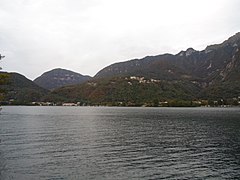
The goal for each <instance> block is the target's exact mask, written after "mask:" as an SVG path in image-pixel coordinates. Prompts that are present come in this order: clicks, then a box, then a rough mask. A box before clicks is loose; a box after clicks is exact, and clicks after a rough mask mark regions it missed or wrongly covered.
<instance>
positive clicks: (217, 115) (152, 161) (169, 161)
mask: <svg viewBox="0 0 240 180" xmlns="http://www.w3.org/2000/svg"><path fill="white" fill-rule="evenodd" d="M0 139H1V142H0V179H3V180H5V179H7V180H8V179H18V180H28V179H40V180H41V179H42V180H48V179H49V180H50V179H54V180H56V179H238V178H239V177H240V109H239V108H113V107H111V108H110V107H104V108H103V107H4V108H3V110H2V112H1V115H0Z"/></svg>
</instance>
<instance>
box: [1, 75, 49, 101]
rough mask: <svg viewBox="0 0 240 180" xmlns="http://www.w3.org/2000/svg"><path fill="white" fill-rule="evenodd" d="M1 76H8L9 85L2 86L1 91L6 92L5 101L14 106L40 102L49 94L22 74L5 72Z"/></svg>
mask: <svg viewBox="0 0 240 180" xmlns="http://www.w3.org/2000/svg"><path fill="white" fill-rule="evenodd" d="M1 74H6V75H7V76H8V79H7V84H6V85H1V89H3V90H4V91H5V92H6V94H5V96H4V101H11V102H12V103H13V104H28V103H30V102H34V101H40V100H41V99H42V97H43V96H45V95H47V93H48V90H46V89H43V88H41V87H39V86H38V85H36V84H35V83H34V82H32V81H31V80H29V79H27V78H26V77H25V76H23V75H21V74H18V73H3V72H1Z"/></svg>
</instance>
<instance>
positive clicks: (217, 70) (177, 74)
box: [95, 33, 240, 84]
mask: <svg viewBox="0 0 240 180" xmlns="http://www.w3.org/2000/svg"><path fill="white" fill-rule="evenodd" d="M239 47H240V33H237V34H236V35H234V36H232V37H230V38H229V39H228V40H226V41H224V42H223V43H221V44H217V45H211V46H208V47H207V48H206V49H205V50H203V51H196V50H194V49H193V48H189V49H187V50H186V51H181V52H179V53H178V54H176V55H172V54H164V55H158V56H147V57H145V58H143V59H134V60H130V61H126V62H120V63H116V64H113V65H110V66H108V67H106V68H104V69H102V70H100V71H99V72H98V73H97V74H96V75H95V78H104V77H108V78H109V77H116V76H143V77H148V78H155V79H160V80H180V79H181V80H183V79H184V80H190V81H191V80H192V81H197V82H199V83H202V82H204V83H206V84H211V83H213V82H219V81H225V80H231V77H232V78H233V74H232V73H235V74H236V73H237V72H238V69H239V68H238V67H239V61H238V59H237V56H238V54H239ZM231 74H232V75H231ZM235 78H236V77H235Z"/></svg>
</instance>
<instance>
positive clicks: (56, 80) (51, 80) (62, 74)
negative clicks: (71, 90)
mask: <svg viewBox="0 0 240 180" xmlns="http://www.w3.org/2000/svg"><path fill="white" fill-rule="evenodd" d="M89 79H91V77H90V76H83V75H81V74H79V73H76V72H73V71H69V70H65V69H60V68H58V69H53V70H51V71H48V72H45V73H43V74H42V75H41V76H40V77H38V78H36V79H35V80H34V82H35V83H36V84H37V85H39V86H40V87H43V88H45V89H48V90H53V89H56V88H59V87H62V86H66V85H73V84H81V83H84V82H86V81H88V80H89Z"/></svg>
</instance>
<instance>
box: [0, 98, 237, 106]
mask: <svg viewBox="0 0 240 180" xmlns="http://www.w3.org/2000/svg"><path fill="white" fill-rule="evenodd" d="M239 99H240V97H239V98H234V99H232V100H231V101H229V100H228V101H227V100H223V99H221V100H218V101H213V100H210V101H208V100H199V101H185V100H170V101H163V102H159V101H154V102H146V103H134V102H127V103H125V102H101V103H93V102H14V101H13V102H1V105H2V106H68V107H71V106H88V107H89V106H90V107H91V106H92V107H96V106H97V107H98V106H102V107H240V100H239Z"/></svg>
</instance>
